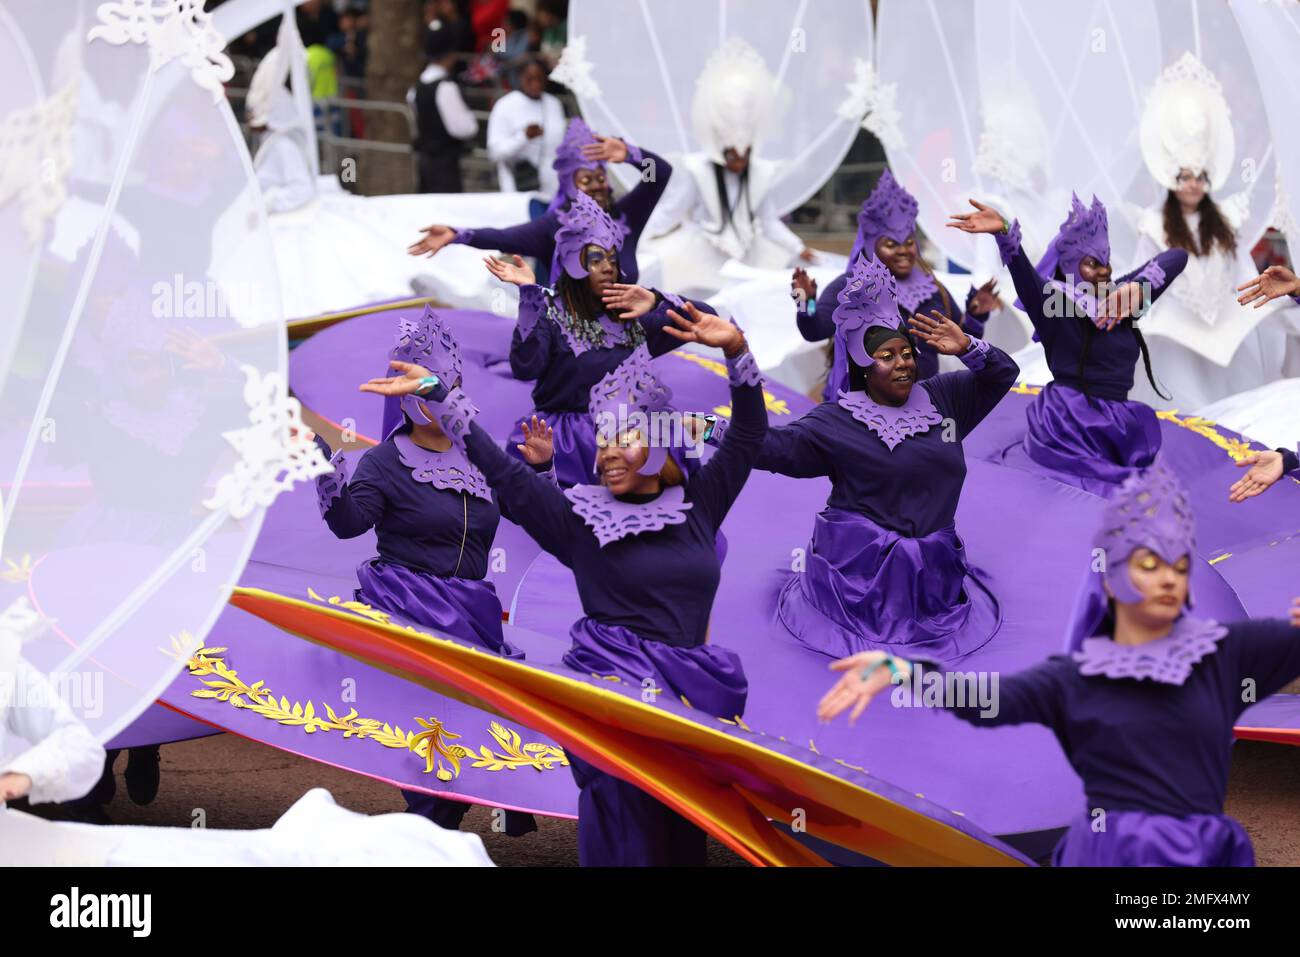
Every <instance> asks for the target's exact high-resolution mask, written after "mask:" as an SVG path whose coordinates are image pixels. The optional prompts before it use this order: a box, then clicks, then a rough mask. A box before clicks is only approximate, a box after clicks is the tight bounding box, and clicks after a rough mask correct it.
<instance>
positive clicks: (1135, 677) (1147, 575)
mask: <svg viewBox="0 0 1300 957" xmlns="http://www.w3.org/2000/svg"><path fill="white" fill-rule="evenodd" d="M1193 534H1194V521H1193V518H1192V510H1191V505H1190V502H1189V500H1188V497H1187V493H1186V491H1185V490H1184V489H1183V488H1182V487H1181V485H1180V484H1179V482H1178V479H1177V478H1176V477H1175V476H1174V475H1173V473H1171V472H1169V471H1168V470H1167V469H1166V468H1165V467H1164V466H1163V465H1161V464H1160V463H1158V462H1157V463H1156V464H1155V465H1154V466H1152V467H1151V468H1149V469H1146V470H1143V471H1139V472H1137V473H1134V474H1133V475H1132V476H1130V477H1129V479H1127V480H1126V481H1125V482H1124V483H1123V484H1122V485H1121V486H1120V488H1119V489H1118V490H1117V491H1116V492H1115V494H1114V495H1113V496H1112V497H1111V499H1110V501H1109V502H1108V503H1107V506H1106V509H1105V511H1104V512H1103V516H1102V524H1101V527H1100V528H1099V529H1098V531H1097V535H1096V537H1095V539H1094V541H1093V545H1094V548H1093V555H1094V556H1095V557H1100V556H1104V561H1103V562H1098V561H1096V558H1094V573H1093V574H1091V575H1090V576H1089V580H1088V582H1087V583H1086V585H1085V588H1084V589H1083V593H1082V596H1081V599H1080V601H1079V603H1078V606H1077V608H1076V612H1075V617H1074V621H1073V623H1072V625H1071V628H1070V633H1069V639H1068V642H1067V647H1066V654H1064V655H1057V656H1054V657H1052V658H1049V659H1048V660H1047V661H1045V662H1043V663H1042V664H1040V665H1038V666H1036V667H1034V668H1030V669H1028V670H1027V671H1022V672H1020V673H1018V674H1015V675H1010V676H1003V677H1002V678H1001V680H1000V682H999V684H998V695H997V698H996V708H995V709H990V708H984V707H982V706H980V705H973V706H963V704H962V703H958V702H955V701H944V702H943V707H944V708H946V709H947V710H950V711H952V712H953V713H954V714H956V715H957V716H958V717H959V718H961V719H962V720H963V721H966V722H968V723H970V724H972V725H975V726H976V727H997V726H1000V725H1010V724H1027V723H1033V724H1042V725H1046V726H1047V727H1048V728H1050V729H1051V730H1052V732H1053V733H1054V734H1055V735H1056V738H1057V740H1058V741H1059V742H1060V744H1061V748H1062V749H1063V750H1064V751H1065V753H1066V756H1067V757H1068V758H1069V760H1070V764H1071V765H1072V766H1073V767H1074V769H1075V771H1077V772H1078V774H1079V777H1080V778H1082V779H1083V784H1084V790H1085V792H1086V794H1087V806H1086V808H1085V812H1084V813H1083V814H1081V815H1080V816H1079V817H1078V818H1077V819H1076V820H1075V822H1074V823H1073V824H1072V825H1071V826H1070V828H1069V829H1068V830H1067V831H1066V833H1065V836H1064V837H1063V838H1061V841H1060V843H1059V844H1058V845H1057V847H1056V851H1055V853H1054V854H1053V857H1052V861H1053V863H1054V864H1056V865H1060V866H1128V867H1132V866H1177V867H1188V866H1210V867H1223V866H1250V865H1252V864H1254V862H1255V854H1254V849H1253V848H1252V847H1251V844H1250V839H1249V837H1247V835H1246V832H1245V830H1244V829H1243V828H1242V827H1241V825H1240V824H1238V823H1237V822H1236V821H1234V820H1233V819H1232V818H1230V817H1228V816H1227V815H1226V814H1224V813H1223V801H1224V797H1225V795H1226V793H1227V789H1228V770H1229V766H1230V763H1231V751H1232V728H1233V724H1234V722H1235V721H1236V719H1237V718H1238V717H1239V716H1240V715H1241V713H1242V712H1243V711H1245V710H1246V708H1247V707H1248V706H1249V705H1250V704H1251V703H1252V702H1254V701H1256V700H1263V699H1264V698H1265V697H1267V696H1268V695H1271V694H1273V693H1274V692H1276V691H1278V690H1279V689H1280V688H1282V687H1283V686H1284V685H1286V684H1287V683H1288V682H1290V681H1292V680H1294V679H1295V678H1296V677H1297V676H1300V631H1297V630H1296V629H1297V628H1300V598H1297V599H1296V601H1295V604H1294V607H1293V608H1292V609H1291V615H1290V621H1285V620H1268V619H1265V620H1256V621H1239V622H1233V623H1232V624H1229V625H1221V624H1219V623H1217V622H1215V621H1212V620H1209V619H1204V618H1197V617H1195V616H1194V615H1193V614H1192V612H1191V608H1192V595H1191V592H1190V589H1189V580H1190V571H1191V563H1192V558H1193V554H1194V552H1193V545H1194V542H1193ZM925 664H926V663H925V662H924V661H920V662H917V663H916V667H919V668H920V669H922V671H923V670H924V668H925ZM835 667H836V669H837V670H840V671H844V672H845V675H844V677H843V678H842V679H841V680H840V682H839V684H837V685H836V686H835V687H834V688H833V689H832V690H831V691H830V692H829V693H828V694H827V695H826V697H825V698H824V699H823V700H822V703H821V706H820V708H819V715H820V716H821V717H822V718H823V720H829V719H830V718H832V717H834V716H835V715H837V714H839V713H841V712H842V711H844V710H846V709H848V708H850V707H852V708H853V712H852V716H853V717H856V716H857V715H858V714H860V713H861V711H862V709H863V708H864V707H865V706H866V704H867V702H869V701H870V699H871V697H872V696H873V695H874V694H876V693H877V692H878V691H880V690H882V689H883V688H886V687H889V685H890V684H891V681H892V682H894V683H898V682H901V683H902V684H903V685H904V687H902V688H897V689H895V690H894V692H893V693H895V694H900V695H905V693H906V691H907V686H909V685H910V686H911V687H915V686H916V684H917V676H916V675H913V674H911V670H912V666H911V665H909V664H908V663H907V662H903V661H901V660H900V659H895V658H890V657H888V656H886V655H883V654H880V653H868V654H863V655H857V656H854V657H852V658H848V659H845V660H844V661H841V662H837V663H836V665H835ZM945 680H946V679H945ZM1247 689H1249V691H1250V692H1251V693H1249V694H1247V693H1246V690H1247ZM994 712H995V713H994Z"/></svg>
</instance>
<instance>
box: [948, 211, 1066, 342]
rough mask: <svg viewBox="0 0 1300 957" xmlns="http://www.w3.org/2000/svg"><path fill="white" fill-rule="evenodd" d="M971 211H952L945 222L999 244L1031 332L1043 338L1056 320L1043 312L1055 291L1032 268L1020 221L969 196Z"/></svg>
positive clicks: (1045, 279) (1049, 331)
mask: <svg viewBox="0 0 1300 957" xmlns="http://www.w3.org/2000/svg"><path fill="white" fill-rule="evenodd" d="M970 204H971V205H972V206H974V207H975V212H973V213H953V214H952V215H951V216H950V217H949V219H950V220H951V221H950V222H949V223H948V225H949V226H951V227H952V228H953V229H960V230H961V231H962V232H964V233H988V234H989V235H991V236H993V238H994V239H995V240H996V241H997V244H998V254H999V255H1000V256H1001V257H1002V265H1004V266H1006V267H1007V269H1009V270H1010V271H1011V282H1012V284H1013V285H1014V286H1015V288H1016V295H1017V296H1018V297H1019V298H1020V303H1021V305H1022V306H1023V307H1024V310H1025V312H1026V313H1027V314H1028V315H1029V321H1030V322H1032V323H1033V325H1034V332H1035V333H1036V334H1037V335H1038V337H1039V338H1040V339H1042V340H1043V341H1044V342H1046V341H1047V340H1048V339H1049V338H1050V337H1051V335H1052V333H1053V332H1054V331H1055V324H1054V323H1053V322H1052V321H1051V320H1050V319H1048V317H1047V315H1046V309H1045V307H1046V305H1047V302H1048V298H1049V297H1050V296H1052V295H1054V294H1055V292H1054V290H1053V289H1052V287H1051V285H1050V284H1049V282H1048V280H1047V278H1046V277H1044V276H1043V275H1042V274H1041V273H1039V271H1038V270H1037V269H1036V268H1034V264H1033V263H1032V262H1030V261H1029V256H1028V255H1027V254H1026V253H1025V249H1024V246H1022V245H1021V242H1020V222H1019V220H1017V221H1015V222H1010V223H1009V222H1007V221H1006V220H1005V219H1004V218H1003V217H1002V214H1001V213H999V212H998V211H997V210H996V209H994V208H993V207H992V206H985V205H984V204H983V203H980V202H977V201H976V200H973V199H972V200H971V201H970Z"/></svg>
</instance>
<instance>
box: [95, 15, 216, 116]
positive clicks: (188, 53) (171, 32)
mask: <svg viewBox="0 0 1300 957" xmlns="http://www.w3.org/2000/svg"><path fill="white" fill-rule="evenodd" d="M96 15H97V16H98V17H99V21H100V26H97V27H92V28H91V30H90V33H89V34H87V36H86V40H87V41H88V42H89V41H93V40H104V41H105V42H107V43H111V44H113V45H115V46H121V45H122V44H124V43H144V44H147V45H148V47H149V69H150V70H152V71H154V72H157V71H158V70H160V69H162V68H163V67H164V66H166V65H167V64H168V63H170V62H171V61H172V60H174V59H176V58H177V57H179V58H180V60H181V62H182V63H183V64H184V65H185V66H186V67H188V68H189V71H190V76H191V77H193V79H194V82H195V83H197V84H198V85H199V86H201V87H203V88H204V89H205V90H211V91H212V99H213V100H214V101H216V100H220V99H221V98H222V97H223V96H224V95H225V91H224V90H223V89H222V84H223V83H225V82H227V81H229V80H230V79H231V77H233V76H234V75H235V65H234V63H232V62H231V60H230V57H228V56H226V54H225V53H224V52H222V51H223V50H225V48H226V40H225V38H224V37H223V36H222V35H221V34H220V33H218V32H217V30H216V28H215V27H214V26H213V25H212V14H210V13H206V12H204V10H203V0H115V2H111V3H101V4H100V5H99V9H98V10H97V11H96Z"/></svg>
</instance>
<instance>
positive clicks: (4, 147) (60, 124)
mask: <svg viewBox="0 0 1300 957" xmlns="http://www.w3.org/2000/svg"><path fill="white" fill-rule="evenodd" d="M76 110H77V81H76V79H75V78H74V79H73V81H72V82H71V83H69V84H68V85H67V86H66V87H64V88H63V89H62V90H60V91H59V92H58V93H56V94H54V95H53V96H52V97H50V98H49V99H47V100H42V101H41V102H40V103H37V104H36V105H35V106H33V107H31V108H30V109H26V110H17V111H15V112H13V113H11V114H9V116H7V117H5V119H4V122H3V123H0V203H7V202H8V201H9V200H11V199H13V198H14V197H15V196H20V197H22V203H23V229H24V231H25V232H26V234H27V241H28V242H29V243H31V244H36V243H38V242H40V240H41V235H42V233H43V232H44V228H45V221H46V220H47V219H50V218H51V217H53V216H54V214H55V213H57V212H58V211H59V210H60V209H61V208H62V206H63V202H64V200H66V199H67V198H68V190H67V185H66V183H67V178H68V171H69V170H70V169H72V121H73V118H74V117H75V116H76Z"/></svg>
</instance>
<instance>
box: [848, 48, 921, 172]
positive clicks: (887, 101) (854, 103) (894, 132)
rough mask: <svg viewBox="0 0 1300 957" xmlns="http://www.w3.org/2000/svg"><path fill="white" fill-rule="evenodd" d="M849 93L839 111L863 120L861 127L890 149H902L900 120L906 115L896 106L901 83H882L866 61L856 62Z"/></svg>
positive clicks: (852, 121) (850, 117) (851, 119)
mask: <svg viewBox="0 0 1300 957" xmlns="http://www.w3.org/2000/svg"><path fill="white" fill-rule="evenodd" d="M845 89H847V90H848V91H849V95H848V96H846V97H845V98H844V101H843V102H842V103H841V104H840V105H839V107H838V108H837V109H836V111H835V112H836V113H837V114H838V115H839V116H841V117H843V118H844V119H846V120H848V121H849V122H850V123H857V122H858V121H859V120H860V121H861V123H862V128H863V129H864V130H867V131H868V132H870V133H872V134H874V135H875V137H876V139H878V140H880V142H881V143H882V144H884V146H885V147H887V148H888V149H895V150H898V149H903V148H904V146H905V145H906V144H905V143H904V141H903V132H902V129H901V128H900V127H899V123H900V122H901V121H902V119H903V114H902V113H900V112H899V110H898V107H897V106H896V105H895V104H896V102H897V100H898V86H897V84H894V83H881V82H880V77H879V76H878V75H877V74H876V70H875V67H873V66H872V65H871V64H870V63H868V62H867V61H866V60H856V61H854V63H853V82H852V83H849V84H846V85H845Z"/></svg>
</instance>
